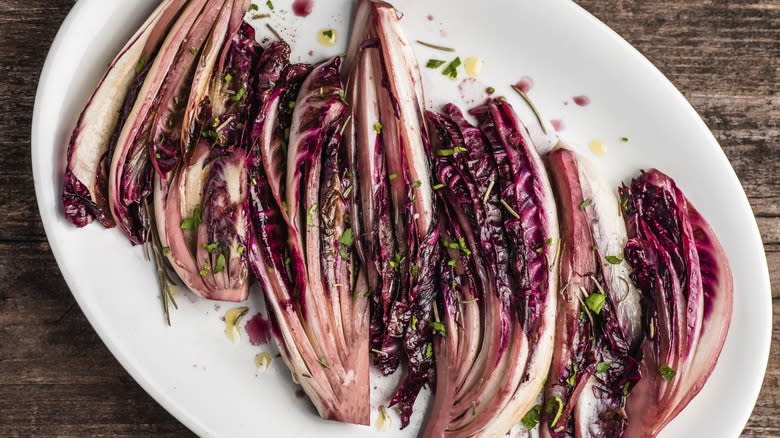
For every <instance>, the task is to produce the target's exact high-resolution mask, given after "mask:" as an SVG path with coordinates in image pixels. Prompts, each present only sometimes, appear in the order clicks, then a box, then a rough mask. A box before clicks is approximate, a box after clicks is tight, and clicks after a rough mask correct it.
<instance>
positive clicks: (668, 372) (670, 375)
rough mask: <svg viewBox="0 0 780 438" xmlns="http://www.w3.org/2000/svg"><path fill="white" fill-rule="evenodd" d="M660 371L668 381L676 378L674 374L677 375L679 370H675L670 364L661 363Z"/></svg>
mask: <svg viewBox="0 0 780 438" xmlns="http://www.w3.org/2000/svg"><path fill="white" fill-rule="evenodd" d="M658 372H659V373H661V377H663V378H664V380H666V381H667V382H668V381H670V380H672V379H674V376H676V375H677V371H675V370H674V369H673V368H672V367H670V366H669V365H661V366H660V367H658Z"/></svg>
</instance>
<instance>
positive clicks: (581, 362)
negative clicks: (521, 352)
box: [540, 147, 642, 437]
mask: <svg viewBox="0 0 780 438" xmlns="http://www.w3.org/2000/svg"><path fill="white" fill-rule="evenodd" d="M547 164H548V166H549V170H550V173H551V175H552V179H553V182H554V187H555V191H556V195H557V199H558V206H559V210H558V211H559V216H560V220H561V222H560V224H561V241H560V243H557V242H556V245H560V254H559V275H560V282H559V284H560V291H559V301H558V315H557V319H556V326H557V327H556V339H555V349H554V350H553V361H552V365H551V367H550V373H549V376H548V378H547V383H546V385H545V391H544V400H543V403H542V405H541V406H540V413H541V419H542V423H541V430H540V432H541V435H542V436H547V437H576V436H594V437H612V436H621V435H622V433H623V430H624V429H625V427H626V420H627V418H626V413H625V409H624V407H625V398H626V395H627V394H628V392H629V391H630V390H631V388H632V387H633V385H634V384H635V383H636V381H637V380H638V378H639V375H638V370H637V364H636V361H635V359H634V356H633V353H634V352H635V351H636V350H637V347H638V343H639V341H640V340H641V336H642V334H641V328H640V324H639V323H640V317H641V308H640V304H639V293H638V291H637V290H636V288H635V287H634V285H633V284H632V283H631V280H630V278H629V275H630V273H631V271H630V269H629V267H628V264H627V263H626V262H625V261H624V259H623V248H624V247H625V244H626V240H627V239H628V238H627V236H626V227H625V224H624V222H623V218H622V216H621V212H620V206H619V204H618V202H617V198H616V196H615V195H614V193H613V191H612V190H611V189H610V187H609V186H608V185H607V184H606V183H605V182H604V181H603V180H602V178H601V177H600V175H598V174H597V173H596V172H595V171H594V169H593V168H592V167H591V166H590V164H589V163H588V162H587V161H586V160H585V158H584V157H582V156H579V155H577V154H576V153H575V152H573V151H571V150H569V149H566V148H565V147H558V148H556V149H554V150H553V151H552V152H550V153H549V154H548V155H547Z"/></svg>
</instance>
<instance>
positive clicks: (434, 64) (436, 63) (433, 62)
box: [425, 59, 447, 68]
mask: <svg viewBox="0 0 780 438" xmlns="http://www.w3.org/2000/svg"><path fill="white" fill-rule="evenodd" d="M446 63H447V61H442V60H441V59H429V60H428V63H427V64H425V66H426V67H428V68H439V67H441V66H442V65H444V64H446Z"/></svg>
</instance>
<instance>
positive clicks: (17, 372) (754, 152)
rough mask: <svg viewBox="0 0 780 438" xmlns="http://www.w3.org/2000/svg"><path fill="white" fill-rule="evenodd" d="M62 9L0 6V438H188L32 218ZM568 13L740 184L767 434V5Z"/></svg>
mask: <svg viewBox="0 0 780 438" xmlns="http://www.w3.org/2000/svg"><path fill="white" fill-rule="evenodd" d="M321 1H324V0H321ZM74 3H75V1H74V0H0V278H2V280H3V286H0V436H3V437H6V436H29V435H38V436H40V435H45V436H50V435H58V436H88V435H89V436H95V435H110V436H117V435H123V436H141V435H151V434H155V435H157V436H177V437H178V436H186V435H190V433H189V431H188V430H187V429H186V428H185V427H184V426H182V425H181V424H180V423H179V422H178V421H176V420H175V419H174V418H173V417H172V416H171V415H170V414H168V413H167V412H166V411H165V410H164V409H162V408H161V407H160V406H159V405H158V404H157V403H156V402H155V401H154V400H152V398H151V397H149V396H148V395H147V394H146V393H145V392H144V391H143V390H142V389H141V388H140V387H139V386H138V385H137V384H136V383H135V382H134V381H133V379H132V378H130V376H129V375H128V374H127V373H126V372H125V371H124V369H122V367H120V366H119V364H118V363H117V362H116V360H115V359H114V358H113V357H112V356H111V355H110V354H109V352H108V350H107V349H106V347H105V346H104V345H103V343H102V342H101V341H100V340H99V339H98V337H97V335H96V334H95V332H94V330H93V329H92V327H91V326H90V325H89V323H88V322H87V320H86V319H85V318H84V315H83V314H82V313H81V311H80V310H79V308H78V306H77V305H76V304H75V302H74V300H73V297H72V296H71V294H70V291H69V290H68V288H67V286H66V285H65V282H64V281H63V279H62V277H61V275H60V273H59V270H58V269H57V265H56V263H55V261H54V258H53V256H52V254H51V252H50V250H49V246H48V244H47V242H46V237H45V235H44V232H43V227H42V226H41V223H40V219H39V217H38V210H37V206H36V204H35V201H34V193H33V181H32V175H31V171H30V137H29V133H30V123H31V117H32V110H33V101H34V98H35V90H36V85H37V82H38V75H39V72H40V70H41V67H42V65H43V61H44V58H45V56H46V53H47V51H48V49H49V45H50V44H51V41H52V39H53V38H54V35H55V32H56V31H57V28H58V27H59V25H60V23H61V22H62V20H63V19H64V18H65V16H66V14H67V13H68V11H69V10H70V8H71V7H72V6H73V4H74ZM579 3H580V4H582V5H583V6H584V7H585V8H586V9H588V10H590V11H592V12H593V13H594V14H595V15H596V16H598V17H599V18H600V19H602V20H604V21H605V22H606V23H607V24H608V25H609V26H611V27H612V28H613V29H615V30H616V31H617V32H618V33H620V34H621V35H623V36H624V37H625V38H626V39H627V40H628V41H629V42H631V43H632V44H633V45H634V46H636V47H637V48H638V49H639V50H640V51H642V52H643V53H644V54H645V55H646V56H647V57H648V58H649V59H650V60H651V61H652V62H653V63H654V64H655V65H657V66H658V67H659V68H660V69H661V71H663V72H664V73H665V74H666V75H667V76H668V77H669V79H671V80H672V82H673V83H674V84H675V85H676V86H677V87H678V88H679V89H680V90H682V92H683V94H685V96H686V97H687V98H688V100H690V102H691V103H692V104H693V106H694V107H696V109H697V110H698V111H699V114H701V115H702V116H703V117H704V120H705V121H706V123H707V125H708V126H709V127H710V129H712V131H713V132H714V133H715V136H716V137H717V138H718V141H719V142H720V143H721V145H722V146H723V148H724V150H725V151H726V154H727V155H728V157H729V159H730V160H731V163H732V165H733V166H734V168H735V169H736V171H737V174H738V175H739V177H740V180H741V181H742V184H743V186H744V187H745V191H746V192H747V194H748V197H749V198H750V203H751V205H752V207H753V211H754V212H755V215H756V218H757V220H758V225H759V227H760V229H761V235H762V237H763V239H764V246H765V249H766V255H767V258H768V259H769V269H770V273H771V277H772V282H773V283H774V284H775V289H774V290H773V294H772V296H773V298H774V301H773V307H774V315H775V317H774V321H775V328H774V332H773V351H772V356H771V358H770V360H769V369H768V371H767V375H766V379H765V381H764V386H763V390H762V392H761V396H760V398H759V400H758V404H757V405H756V408H755V410H754V412H753V416H752V418H751V419H750V422H749V423H748V425H747V428H746V429H745V431H744V433H743V436H745V437H777V436H780V404H778V403H780V402H778V399H780V352H778V349H777V348H778V346H780V328H779V327H780V289H778V287H777V285H778V284H780V165H779V164H780V145H778V138H780V96H778V88H779V87H780V85H779V84H780V63H779V61H778V60H779V59H780V3H778V1H777V0H741V1H726V0H720V1H713V0H697V1H683V2H680V1H673V0H637V1H627V0H618V1H614V0H613V1H603V0H581V1H580V2H579ZM681 3H683V4H681ZM475 7H476V4H475ZM724 208H728V206H724ZM745 360H750V358H745Z"/></svg>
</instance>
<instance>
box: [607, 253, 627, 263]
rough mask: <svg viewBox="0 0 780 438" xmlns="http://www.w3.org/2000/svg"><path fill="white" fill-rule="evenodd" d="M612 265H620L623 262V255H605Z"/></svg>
mask: <svg viewBox="0 0 780 438" xmlns="http://www.w3.org/2000/svg"><path fill="white" fill-rule="evenodd" d="M605 258H606V259H607V261H608V262H609V264H610V265H619V264H621V263H623V257H620V256H613V255H608V256H606V257H605Z"/></svg>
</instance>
